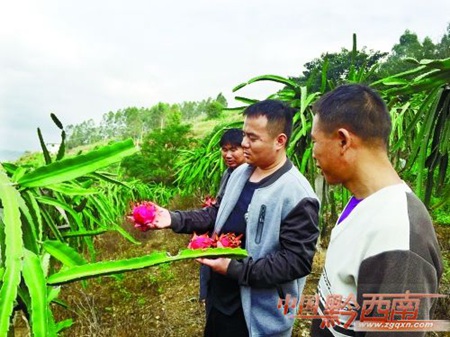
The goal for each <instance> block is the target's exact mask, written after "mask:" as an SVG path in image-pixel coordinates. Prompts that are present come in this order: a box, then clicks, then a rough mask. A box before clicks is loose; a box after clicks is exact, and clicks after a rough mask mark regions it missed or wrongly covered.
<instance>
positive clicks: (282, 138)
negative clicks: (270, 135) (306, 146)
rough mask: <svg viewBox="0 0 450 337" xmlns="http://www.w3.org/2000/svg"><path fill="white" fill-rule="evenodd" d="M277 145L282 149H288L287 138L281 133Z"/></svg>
mask: <svg viewBox="0 0 450 337" xmlns="http://www.w3.org/2000/svg"><path fill="white" fill-rule="evenodd" d="M276 145H277V146H279V147H280V148H281V147H286V145H287V136H286V134H284V133H280V134H279V135H278V136H277V138H276Z"/></svg>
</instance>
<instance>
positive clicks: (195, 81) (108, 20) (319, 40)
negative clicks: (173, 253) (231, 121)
mask: <svg viewBox="0 0 450 337" xmlns="http://www.w3.org/2000/svg"><path fill="white" fill-rule="evenodd" d="M449 13H450V1H448V0H428V1H418V0H393V1H387V0H378V1H370V2H369V1H362V0H347V1H343V0H341V1H336V0H330V1H300V0H278V1H274V0H272V1H269V0H239V1H238V0H227V1H225V0H218V1H214V0H210V1H207V0H189V1H186V0H185V1H182V0H177V1H175V0H160V1H152V0H128V1H125V0H90V1H86V0H77V1H75V0H64V1H61V0H40V1H31V0H29V1H22V0H15V1H6V0H5V1H2V2H1V4H0V113H1V117H0V134H1V138H0V149H9V150H35V149H38V141H37V136H36V129H37V127H41V129H42V130H43V132H44V136H45V138H46V141H48V142H55V141H58V139H59V131H58V130H57V129H56V126H54V125H53V123H52V122H51V119H50V116H49V114H50V112H53V113H55V114H56V115H57V116H58V117H59V118H60V119H61V120H62V122H63V123H64V124H65V125H68V124H77V123H81V122H83V121H85V120H87V119H90V118H93V119H94V120H95V121H97V122H98V121H100V119H101V117H102V115H103V114H104V113H106V112H108V111H116V110H118V109H122V108H125V107H128V106H139V107H141V106H152V105H153V104H155V103H157V102H159V101H164V102H169V103H176V102H182V101H184V100H201V99H204V98H206V97H209V96H216V95H217V94H218V93H219V92H222V93H224V94H225V96H226V97H227V98H228V100H229V102H230V103H231V104H233V94H232V93H231V89H232V88H233V87H234V86H235V85H237V84H239V83H241V82H244V81H246V80H248V79H250V78H251V77H253V76H257V75H262V74H277V75H283V76H289V75H299V74H300V73H301V71H302V65H303V64H305V63H306V62H308V61H310V60H311V59H313V58H315V57H318V56H320V54H321V53H323V52H326V51H331V52H333V51H339V50H340V48H341V47H346V48H351V41H352V33H356V34H357V35H358V42H359V45H360V46H367V47H368V48H369V49H374V50H381V51H390V49H391V47H392V46H393V45H394V44H395V43H397V42H398V38H399V37H400V35H401V34H402V33H403V32H404V31H405V29H410V30H412V31H413V32H415V33H417V34H418V36H419V38H420V39H421V40H422V39H423V38H424V37H425V36H429V37H431V38H432V39H433V40H434V41H435V42H437V41H438V39H439V38H440V37H441V36H442V35H443V34H444V33H445V30H446V27H447V25H448V24H449V23H450V15H449ZM276 89H278V86H273V85H267V84H259V83H258V84H254V85H253V86H252V87H250V88H249V89H243V90H242V92H239V94H240V95H244V96H251V97H255V98H260V99H262V98H264V97H265V96H266V95H267V94H268V93H271V92H273V91H274V90H276Z"/></svg>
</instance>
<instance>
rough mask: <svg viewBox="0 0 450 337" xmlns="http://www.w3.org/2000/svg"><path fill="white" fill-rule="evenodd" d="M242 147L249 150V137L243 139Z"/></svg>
mask: <svg viewBox="0 0 450 337" xmlns="http://www.w3.org/2000/svg"><path fill="white" fill-rule="evenodd" d="M241 146H242V147H244V148H248V140H247V136H244V138H242V143H241Z"/></svg>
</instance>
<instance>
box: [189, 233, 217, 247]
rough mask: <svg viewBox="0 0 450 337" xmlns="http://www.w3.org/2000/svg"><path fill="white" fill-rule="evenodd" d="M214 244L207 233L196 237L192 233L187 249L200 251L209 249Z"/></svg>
mask: <svg viewBox="0 0 450 337" xmlns="http://www.w3.org/2000/svg"><path fill="white" fill-rule="evenodd" d="M213 244H214V240H213V239H211V238H210V237H209V236H208V233H205V234H202V235H197V234H196V233H195V232H194V236H193V237H192V239H191V241H190V242H189V245H188V248H189V249H202V248H210V247H212V246H213Z"/></svg>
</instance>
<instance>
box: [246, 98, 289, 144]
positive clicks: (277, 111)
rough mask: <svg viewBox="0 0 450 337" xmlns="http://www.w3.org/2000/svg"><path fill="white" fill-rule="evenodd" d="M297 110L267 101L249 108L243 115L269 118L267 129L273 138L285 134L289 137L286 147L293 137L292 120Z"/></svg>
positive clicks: (273, 101)
mask: <svg viewBox="0 0 450 337" xmlns="http://www.w3.org/2000/svg"><path fill="white" fill-rule="evenodd" d="M294 113H295V109H294V108H291V107H290V106H289V105H287V104H286V103H284V102H282V101H277V100H274V99H266V100H264V101H260V102H257V103H254V104H252V105H250V106H248V107H247V108H246V109H245V110H244V112H243V115H244V116H246V117H250V118H254V117H259V116H265V117H266V118H267V129H268V131H269V133H270V134H271V135H272V136H277V135H278V134H280V133H284V134H285V135H286V136H287V142H286V145H287V144H288V143H289V139H290V138H291V135H292V118H293V116H294Z"/></svg>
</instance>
